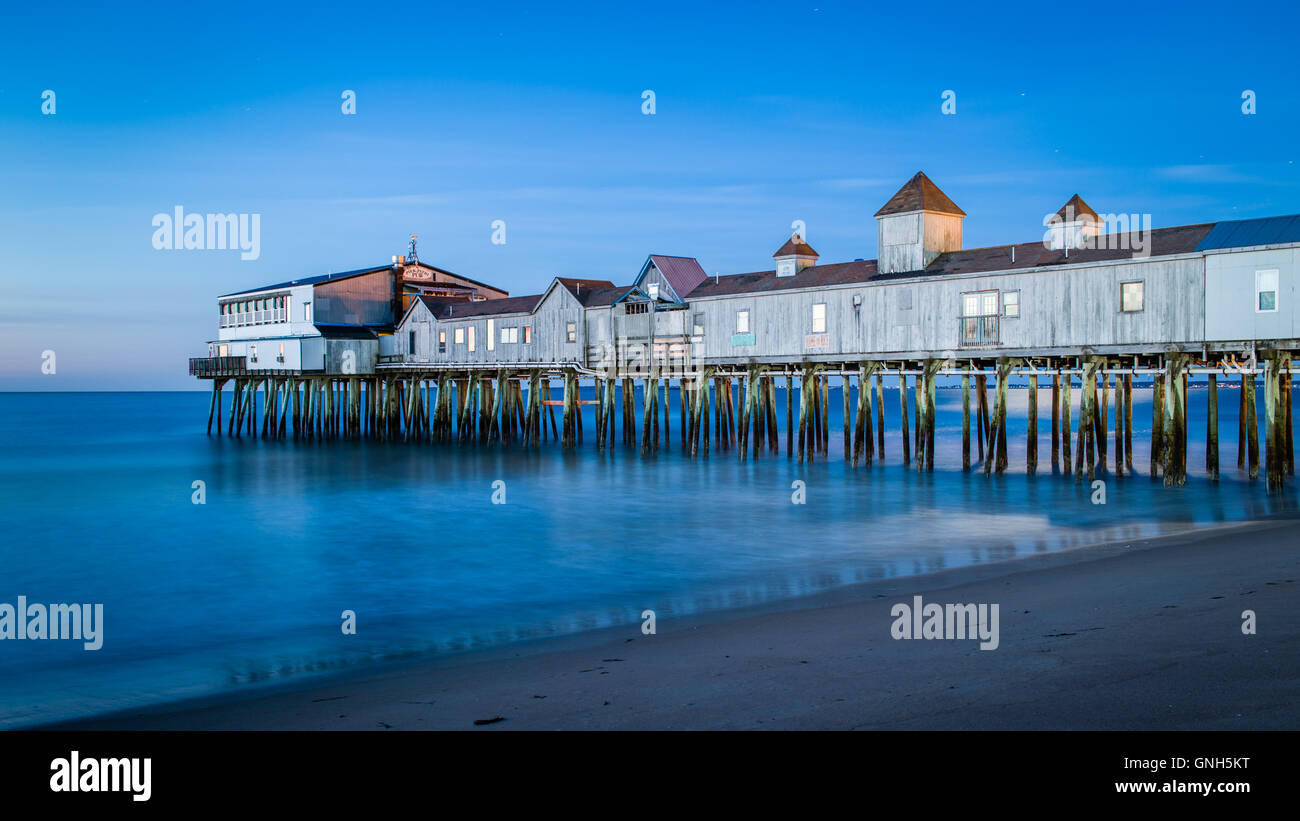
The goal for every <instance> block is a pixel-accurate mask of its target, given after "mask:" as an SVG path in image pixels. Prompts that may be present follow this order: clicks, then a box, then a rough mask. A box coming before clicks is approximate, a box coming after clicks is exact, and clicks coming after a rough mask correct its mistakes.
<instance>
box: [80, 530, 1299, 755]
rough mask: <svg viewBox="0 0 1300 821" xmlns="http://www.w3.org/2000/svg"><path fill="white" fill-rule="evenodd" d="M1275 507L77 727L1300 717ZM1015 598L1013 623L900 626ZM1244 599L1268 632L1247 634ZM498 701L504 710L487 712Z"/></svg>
mask: <svg viewBox="0 0 1300 821" xmlns="http://www.w3.org/2000/svg"><path fill="white" fill-rule="evenodd" d="M1296 527H1297V522H1296V521H1294V520H1280V521H1279V520H1275V521H1265V522H1256V523H1250V524H1244V525H1231V526H1224V527H1220V528H1216V529H1211V530H1203V531H1199V532H1194V533H1188V534H1182V535H1176V536H1169V537H1163V538H1158V539H1150V540H1139V541H1132V542H1118V543H1114V544H1110V545H1103V546H1096V547H1086V548H1077V549H1073V550H1066V551H1061V552H1057V553H1052V554H1042V555H1037V556H1032V557H1029V558H1023V559H1016V560H1012V561H1008V562H1002V563H997V564H987V565H980V566H974V567H967V568H961V569H958V570H952V571H945V572H942V573H936V574H930V575H925V576H915V577H906V578H896V579H888V580H883V581H879V582H872V583H869V584H862V585H856V586H853V587H850V588H844V589H840V590H836V591H833V592H830V593H827V594H824V595H820V596H816V597H812V598H803V599H798V600H795V601H791V602H785V603H782V604H780V605H776V606H767V607H765V608H762V609H754V610H741V611H732V612H730V613H726V614H720V615H719V614H714V615H711V616H709V617H704V618H700V619H684V620H664V619H660V620H659V621H658V623H657V633H656V634H655V635H643V634H642V633H641V631H640V628H639V625H629V626H627V627H624V628H615V629H609V630H602V631H597V632H594V633H588V634H584V635H581V636H571V637H564V638H558V639H548V640H545V641H540V642H534V643H530V644H528V645H522V646H512V647H506V648H494V649H491V650H485V651H481V652H472V653H466V654H461V655H457V656H451V657H446V658H443V659H439V660H435V661H430V662H423V663H420V664H417V665H414V666H408V667H406V668H403V669H398V670H394V669H384V670H382V671H379V672H376V671H374V670H372V671H369V672H367V673H365V674H362V675H359V676H354V677H352V678H349V679H340V680H332V681H329V682H326V683H322V682H320V681H313V682H312V683H311V684H309V685H308V686H306V687H299V688H298V689H281V690H278V691H274V692H261V693H258V694H256V695H253V696H251V697H246V698H242V699H239V700H229V699H228V700H224V701H217V702H207V703H191V704H186V705H172V706H168V707H162V708H155V709H152V710H147V711H130V712H127V713H121V714H116V715H112V716H107V717H102V718H97V719H94V720H89V721H82V722H76V723H72V724H67V725H61V726H63V727H67V728H75V729H196V730H242V729H329V730H342V729H347V730H376V729H394V730H430V729H456V730H469V731H474V732H493V731H497V730H551V729H583V730H586V729H626V730H653V729H661V730H684V729H788V730H811V729H823V730H849V729H917V730H931V729H1109V730H1141V729H1151V730H1158V729H1296V728H1297V727H1300V706H1297V702H1296V693H1297V687H1298V686H1300V549H1298V548H1300V539H1297V531H1296ZM914 595H923V596H924V599H925V601H927V602H939V603H966V602H973V603H981V602H982V603H997V604H998V605H999V607H1000V640H999V646H998V648H997V649H996V650H980V649H979V647H978V642H976V641H969V640H929V641H915V640H914V641H907V640H895V639H893V638H891V634H890V627H891V624H892V623H893V621H894V619H893V617H892V616H891V607H892V606H893V605H894V604H896V603H899V602H910V601H911V600H912V597H913V596H914ZM1245 610H1252V611H1254V613H1255V616H1256V624H1257V633H1256V634H1255V635H1244V634H1243V632H1242V624H1243V616H1242V613H1243V611H1245ZM491 719H500V720H496V721H493V722H492V723H488V724H476V723H475V722H476V721H487V720H491Z"/></svg>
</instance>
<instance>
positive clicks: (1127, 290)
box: [1119, 282, 1143, 313]
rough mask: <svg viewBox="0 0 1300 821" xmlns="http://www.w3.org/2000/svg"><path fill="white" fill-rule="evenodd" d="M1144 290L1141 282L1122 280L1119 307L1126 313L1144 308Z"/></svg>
mask: <svg viewBox="0 0 1300 821" xmlns="http://www.w3.org/2000/svg"><path fill="white" fill-rule="evenodd" d="M1142 291H1143V288H1142V283H1141V282H1121V283H1120V286H1119V309H1120V310H1121V311H1123V312H1124V313H1131V312H1133V311H1140V310H1142V298H1143V294H1142Z"/></svg>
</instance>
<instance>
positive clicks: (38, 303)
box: [0, 0, 1300, 390]
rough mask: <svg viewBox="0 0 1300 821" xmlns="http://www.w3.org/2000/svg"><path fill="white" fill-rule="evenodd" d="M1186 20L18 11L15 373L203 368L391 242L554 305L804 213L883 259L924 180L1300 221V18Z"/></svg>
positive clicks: (986, 220)
mask: <svg viewBox="0 0 1300 821" xmlns="http://www.w3.org/2000/svg"><path fill="white" fill-rule="evenodd" d="M1169 9H1170V10H1167V11H1155V10H1150V9H1146V8H1138V7H1129V6H1125V5H1107V4H1101V3H1056V4H1053V3H1043V2H1035V3H1030V4H1024V5H1013V4H1005V3H1003V4H999V3H969V2H965V3H953V2H944V1H943V0H938V1H937V2H930V3H915V4H909V3H889V4H883V5H881V6H872V5H866V4H842V3H834V2H828V1H827V0H812V2H803V3H772V4H759V3H752V4H751V3H736V4H703V3H682V4H677V3H665V2H655V3H618V2H605V3H599V4H591V5H586V4H581V3H564V4H556V6H555V7H554V8H545V7H544V6H543V4H536V3H511V2H497V3H456V4H452V5H441V4H435V3H413V4H409V5H408V4H402V3H394V2H383V3H371V4H347V5H338V6H332V5H330V4H328V3H311V4H301V5H295V4H273V3H266V2H259V3H255V4H247V5H245V4H241V3H235V2H226V3H175V2H172V3H161V4H157V5H152V4H150V5H146V4H137V3H129V4H128V3H113V4H99V3H96V4H91V3H85V4H83V5H64V4H59V3H47V4H36V3H31V4H24V5H22V6H19V5H18V4H14V3H10V4H7V7H6V9H5V15H4V17H5V19H4V22H3V26H2V30H0V390H34V389H62V390H68V389H114V388H121V389H134V388H193V387H196V384H195V381H194V380H192V379H191V378H189V377H188V376H186V375H185V371H186V357H188V356H197V355H206V350H207V348H206V342H207V341H208V340H209V339H213V338H215V336H216V319H217V315H216V306H215V297H216V296H217V295H218V294H222V293H227V292H230V291H235V290H239V289H241V288H245V287H252V286H256V285H259V284H269V283H273V282H277V281H281V280H285V279H291V278H294V277H297V276H304V275H311V274H316V273H324V272H327V271H331V270H333V271H339V270H346V269H350V268H359V267H365V266H369V265H377V264H384V263H386V262H387V261H388V260H389V258H390V257H391V256H392V255H393V254H398V253H404V252H405V247H406V242H407V236H408V235H409V234H411V233H418V234H419V235H420V244H419V249H420V257H421V259H423V260H425V261H427V262H430V263H433V264H435V265H438V266H441V267H444V268H448V269H450V270H452V271H456V272H459V273H463V274H466V275H468V276H471V277H474V278H476V279H480V280H483V281H485V282H489V283H493V284H497V285H500V286H502V287H505V288H507V289H508V290H510V291H511V293H512V294H517V295H522V294H528V293H537V292H539V291H541V290H542V289H543V288H544V287H545V286H546V284H547V282H548V281H549V280H550V278H551V277H552V276H555V275H570V276H586V277H597V278H602V279H610V280H614V281H615V282H617V283H626V282H628V281H630V280H631V278H632V277H633V276H634V275H635V274H636V272H637V270H638V269H639V267H640V265H641V263H642V262H643V261H644V259H645V257H646V255H647V254H649V253H652V252H653V253H666V254H681V255H688V256H694V257H697V258H698V259H699V260H700V263H701V264H702V265H703V266H704V268H705V270H707V271H708V272H710V273H713V272H715V271H716V272H721V273H724V274H725V273H738V272H743V271H753V270H764V269H769V268H770V267H771V254H772V252H773V251H775V250H776V248H777V247H778V246H779V245H780V244H781V243H782V242H783V241H784V240H785V239H786V237H787V236H788V235H789V233H790V227H791V223H792V221H793V220H803V221H804V222H805V223H806V225H807V229H808V239H809V242H810V243H811V244H812V245H813V246H814V247H815V248H816V249H817V251H818V252H819V253H820V254H821V260H822V261H823V262H835V261H843V260H851V259H855V258H859V257H861V258H866V259H870V258H874V257H875V253H876V250H875V245H876V233H875V223H874V220H873V218H872V214H873V213H874V212H875V211H876V210H877V209H878V208H879V207H880V206H881V205H882V204H884V202H885V200H886V199H888V198H889V196H890V195H891V194H892V193H893V192H894V191H895V190H896V189H897V188H898V187H899V186H900V185H901V184H902V183H903V182H905V181H906V180H907V179H908V178H909V177H910V176H911V175H912V174H914V173H915V172H916V171H918V170H924V171H925V172H926V173H927V174H928V175H929V176H930V177H931V178H932V179H933V180H934V181H935V182H936V183H937V184H938V185H939V186H940V187H942V188H943V189H944V191H945V192H946V193H947V194H948V195H949V196H950V197H952V199H953V200H954V201H955V202H956V203H957V204H958V205H960V206H961V207H962V209H963V210H965V211H966V213H967V215H968V216H967V218H966V221H965V229H964V230H965V237H964V240H965V245H966V246H967V247H977V246H981V245H995V244H1002V243H1006V242H1025V241H1031V240H1033V239H1035V238H1037V237H1040V236H1041V235H1042V232H1043V228H1042V219H1043V216H1044V215H1045V214H1047V213H1050V212H1053V211H1055V210H1056V209H1057V208H1058V207H1060V206H1061V205H1062V204H1063V203H1064V202H1065V201H1066V199H1068V198H1069V196H1070V195H1071V194H1073V193H1075V192H1078V193H1079V194H1081V195H1082V196H1083V197H1084V199H1085V200H1087V201H1088V203H1089V204H1091V205H1092V206H1093V207H1094V208H1095V209H1096V210H1097V211H1099V212H1102V213H1120V212H1123V213H1146V214H1151V215H1152V220H1153V223H1154V225H1155V226H1156V227H1163V226H1171V225H1181V224H1187V223H1196V222H1206V221H1212V220H1217V219H1232V218H1238V217H1251V216H1267V215H1280V214H1292V213H1300V165H1297V162H1296V161H1297V160H1300V139H1297V136H1298V135H1300V83H1298V82H1297V81H1298V80H1300V69H1297V62H1296V59H1297V58H1296V53H1297V50H1296V46H1295V32H1296V31H1297V29H1298V28H1300V27H1298V26H1297V22H1300V10H1297V6H1296V5H1295V4H1294V2H1291V3H1282V2H1279V3H1258V4H1257V3H1248V2H1236V3H1229V4H1225V3H1221V2H1220V3H1213V4H1209V3H1205V4H1200V3H1195V2H1193V3H1180V4H1177V5H1173V4H1171V5H1170V7H1169ZM1247 89H1249V90H1251V91H1253V92H1255V95H1256V96H1255V99H1256V112H1257V113H1255V114H1253V115H1246V114H1243V113H1242V92H1243V91H1245V90H1247ZM45 90H51V91H53V92H55V98H54V103H55V111H54V113H53V114H44V113H42V105H43V100H42V96H43V92H44V91H45ZM344 90H353V91H355V93H356V114H355V115H345V114H343V113H342V111H341V106H342V100H341V95H342V94H343V92H344ZM646 90H652V91H653V92H654V94H655V113H654V114H653V115H647V114H643V113H642V107H643V99H642V92H643V91H646ZM947 90H951V91H953V92H955V94H956V113H955V114H951V115H949V114H944V113H942V111H941V105H942V103H943V100H942V95H943V93H944V92H945V91H947ZM178 205H179V206H181V207H182V208H184V209H185V211H186V212H187V213H188V212H197V213H206V212H223V213H248V214H260V215H261V237H260V240H261V243H260V244H261V248H260V250H261V254H260V256H259V258H258V259H256V260H247V261H246V260H241V259H240V256H239V254H238V252H234V251H218V250H189V251H168V250H155V249H154V247H153V245H152V242H151V240H152V238H153V234H154V228H153V226H152V219H153V216H154V215H155V214H158V213H171V212H172V210H173V209H174V208H175V207H176V206H178ZM494 220H503V221H504V222H505V225H506V242H505V244H504V245H496V244H493V243H492V242H491V238H492V227H491V225H492V222H493V221H494ZM46 350H53V351H54V352H55V354H56V356H57V360H56V362H57V373H56V374H55V375H52V376H51V375H43V374H42V373H41V363H42V352H43V351H46Z"/></svg>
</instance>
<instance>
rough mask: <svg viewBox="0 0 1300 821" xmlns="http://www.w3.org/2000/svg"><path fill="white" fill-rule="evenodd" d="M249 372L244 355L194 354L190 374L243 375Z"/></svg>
mask: <svg viewBox="0 0 1300 821" xmlns="http://www.w3.org/2000/svg"><path fill="white" fill-rule="evenodd" d="M246 373H248V363H247V362H246V361H245V360H244V357H242V356H192V357H190V376H199V377H212V376H242V375H244V374H246Z"/></svg>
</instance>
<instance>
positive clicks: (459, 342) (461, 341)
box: [456, 328, 465, 345]
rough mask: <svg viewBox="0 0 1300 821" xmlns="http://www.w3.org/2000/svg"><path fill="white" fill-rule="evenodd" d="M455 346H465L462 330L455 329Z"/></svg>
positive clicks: (463, 331) (463, 330)
mask: <svg viewBox="0 0 1300 821" xmlns="http://www.w3.org/2000/svg"><path fill="white" fill-rule="evenodd" d="M456 344H457V345H464V344H465V329H464V328H457V329H456Z"/></svg>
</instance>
